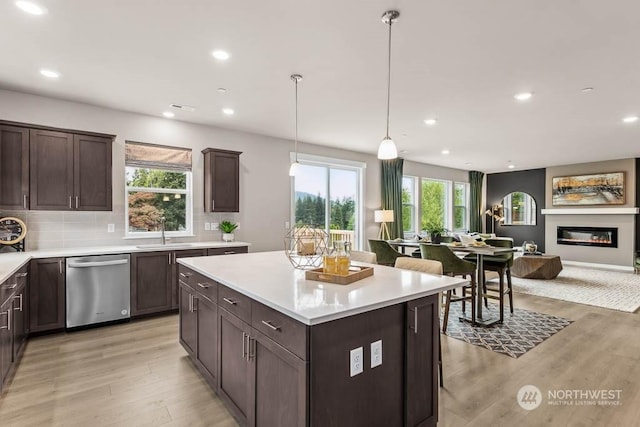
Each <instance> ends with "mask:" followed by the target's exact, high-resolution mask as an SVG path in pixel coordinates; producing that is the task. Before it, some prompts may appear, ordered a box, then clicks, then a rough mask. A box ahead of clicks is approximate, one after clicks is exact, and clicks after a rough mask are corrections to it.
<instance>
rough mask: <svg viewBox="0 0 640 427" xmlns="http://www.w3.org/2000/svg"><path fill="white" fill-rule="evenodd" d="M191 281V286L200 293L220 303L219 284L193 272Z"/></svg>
mask: <svg viewBox="0 0 640 427" xmlns="http://www.w3.org/2000/svg"><path fill="white" fill-rule="evenodd" d="M189 279H191V283H192V284H191V286H193V287H194V288H195V290H196V291H198V293H200V294H202V295H204V296H206V297H207V298H209V299H210V300H211V301H213V302H217V301H218V282H216V281H215V280H212V279H209V278H208V277H204V276H203V275H202V274H199V273H196V272H193V275H192V276H191V277H189Z"/></svg>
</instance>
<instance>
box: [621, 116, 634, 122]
mask: <svg viewBox="0 0 640 427" xmlns="http://www.w3.org/2000/svg"><path fill="white" fill-rule="evenodd" d="M622 121H623V122H625V123H635V122H637V121H638V116H629V117H625V118H624V119H622Z"/></svg>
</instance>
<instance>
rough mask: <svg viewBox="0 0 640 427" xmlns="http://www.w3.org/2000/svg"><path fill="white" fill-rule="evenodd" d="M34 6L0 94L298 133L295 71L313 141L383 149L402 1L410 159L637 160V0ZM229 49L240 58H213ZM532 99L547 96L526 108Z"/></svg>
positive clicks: (19, 23) (8, 35)
mask: <svg viewBox="0 0 640 427" xmlns="http://www.w3.org/2000/svg"><path fill="white" fill-rule="evenodd" d="M37 2H38V3H39V4H41V5H44V6H46V7H47V8H48V11H49V13H48V14H46V15H43V16H32V15H28V14H25V13H24V12H22V11H20V10H19V9H18V8H16V7H15V5H14V1H13V0H4V1H3V2H2V3H0V53H1V54H0V87H2V88H5V89H12V90H18V91H23V92H29V93H36V94H42V95H47V96H52V97H57V98H64V99H70V100H77V101H81V102H86V103H90V104H95V105H102V106H107V107H111V108H116V109H121V110H127V111H133V112H139V113H145V114H151V115H156V116H161V114H162V112H163V111H166V110H168V109H169V108H168V105H169V104H170V103H179V104H187V105H192V106H194V107H196V111H195V112H191V113H189V112H181V111H176V117H175V119H174V120H184V121H188V122H194V123H203V124H209V125H214V126H221V127H225V128H232V129H241V130H246V131H251V132H257V133H261V134H266V135H272V136H277V137H283V138H290V139H292V138H293V134H294V86H293V82H292V81H291V80H290V79H289V75H290V74H292V73H294V72H295V73H300V74H302V75H303V76H304V80H303V81H302V82H301V83H300V86H299V99H300V113H299V117H300V122H299V123H300V126H299V131H300V140H302V141H305V142H311V143H316V144H321V145H328V146H334V147H341V148H348V149H352V150H356V151H362V152H368V153H375V152H376V151H377V147H378V144H379V142H380V140H381V139H382V138H383V137H384V134H385V113H386V61H387V56H386V49H387V46H386V43H387V37H388V33H387V26H386V25H385V24H383V23H382V22H381V21H380V16H381V15H382V13H383V12H384V11H385V10H387V9H391V8H397V9H398V10H399V11H400V14H401V16H400V20H399V22H398V23H397V24H395V25H394V26H393V57H392V63H393V65H392V70H393V71H392V88H391V91H392V94H391V132H390V134H391V136H392V138H393V139H394V140H395V141H396V142H397V145H398V149H399V150H407V152H406V153H404V154H403V157H405V158H407V159H410V160H415V161H420V162H425V163H432V164H438V165H443V166H449V167H454V168H459V169H469V170H471V169H474V170H481V171H485V172H498V171H505V170H507V162H508V161H509V160H510V161H512V162H513V164H514V165H515V169H516V170H520V169H530V168H538V167H545V166H552V165H559V164H569V163H582V162H589V161H598V160H608V159H618V158H629V157H638V156H640V152H639V147H640V144H638V136H639V135H640V122H637V123H635V124H624V123H622V121H621V119H622V118H623V117H625V116H629V115H638V114H640V96H639V95H640V55H638V54H637V52H638V46H637V44H638V41H639V40H640V22H639V18H638V17H639V16H640V2H638V1H634V0H628V1H627V0H610V1H602V0H582V1H580V0H574V1H557V0H535V1H534V0H491V1H489V0H484V1H472V0H468V1H450V0H449V1H447V0H440V1H432V0H421V1H417V0H414V1H402V0H387V1H380V0H348V1H345V0H321V1H310V0H271V1H265V0H240V1H238V0H226V1H221V0H188V1H186V0H185V1H170V0H109V1H87V0H64V1H63V0H37ZM216 48H220V49H225V50H227V51H229V52H230V53H231V55H232V56H231V59H230V60H228V61H226V62H219V61H217V60H215V59H214V58H213V57H212V56H211V54H210V53H211V51H212V50H214V49H216ZM41 68H52V69H55V70H58V71H59V72H60V73H61V74H62V76H61V78H60V79H58V80H56V81H52V80H49V79H46V78H44V77H42V76H41V75H40V74H39V70H40V69H41ZM218 87H224V88H227V92H226V93H224V94H221V93H219V92H218V91H217V90H216V89H217V88H218ZM584 87H593V88H595V90H594V91H592V92H589V93H583V92H581V89H582V88H584ZM522 91H532V92H533V93H534V96H533V98H532V99H531V100H530V101H529V102H526V103H520V102H517V101H515V100H514V98H513V95H514V94H515V93H517V92H522ZM227 106H228V107H232V108H234V109H235V111H236V114H235V115H234V116H232V117H228V116H225V115H223V114H222V112H221V108H222V107H227ZM430 117H437V118H438V121H439V122H438V124H437V125H436V126H434V127H428V126H426V125H425V124H424V122H423V120H424V119H426V118H430ZM444 148H447V149H449V150H451V154H450V155H448V156H444V155H442V154H441V153H440V151H441V150H442V149H444Z"/></svg>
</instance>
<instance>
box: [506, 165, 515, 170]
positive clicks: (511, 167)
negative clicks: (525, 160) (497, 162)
mask: <svg viewBox="0 0 640 427" xmlns="http://www.w3.org/2000/svg"><path fill="white" fill-rule="evenodd" d="M507 167H508V168H509V169H513V168H515V165H509V166H507Z"/></svg>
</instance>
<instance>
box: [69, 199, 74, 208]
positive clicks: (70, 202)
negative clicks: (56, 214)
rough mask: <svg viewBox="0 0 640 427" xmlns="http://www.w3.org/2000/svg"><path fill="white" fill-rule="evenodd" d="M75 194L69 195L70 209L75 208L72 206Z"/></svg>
mask: <svg viewBox="0 0 640 427" xmlns="http://www.w3.org/2000/svg"><path fill="white" fill-rule="evenodd" d="M72 199H73V196H69V209H73V207H72V206H71V203H72V201H71V200H72Z"/></svg>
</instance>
